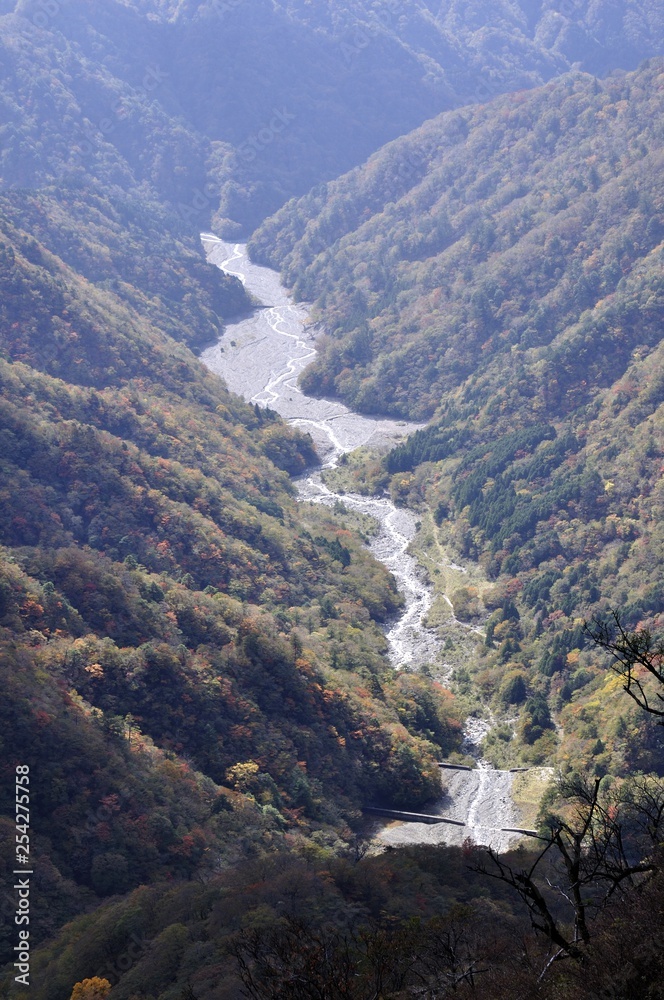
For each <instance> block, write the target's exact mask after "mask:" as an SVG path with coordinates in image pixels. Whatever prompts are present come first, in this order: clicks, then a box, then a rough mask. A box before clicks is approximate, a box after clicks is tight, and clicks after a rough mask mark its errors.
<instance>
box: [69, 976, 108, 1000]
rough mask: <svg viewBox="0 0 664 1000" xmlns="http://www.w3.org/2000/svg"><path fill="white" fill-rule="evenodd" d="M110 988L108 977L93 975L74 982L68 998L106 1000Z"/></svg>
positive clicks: (71, 999)
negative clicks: (102, 977) (90, 977)
mask: <svg viewBox="0 0 664 1000" xmlns="http://www.w3.org/2000/svg"><path fill="white" fill-rule="evenodd" d="M110 990H111V984H110V983H109V981H108V979H100V978H99V976H93V977H92V979H83V980H82V982H80V983H76V985H75V986H74V989H73V990H72V993H71V997H70V1000H106V997H107V996H108V994H109V993H110Z"/></svg>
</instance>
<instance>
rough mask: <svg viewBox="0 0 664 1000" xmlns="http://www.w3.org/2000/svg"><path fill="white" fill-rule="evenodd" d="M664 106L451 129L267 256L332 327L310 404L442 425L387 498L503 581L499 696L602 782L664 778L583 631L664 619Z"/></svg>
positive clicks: (294, 229)
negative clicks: (593, 619) (338, 401)
mask: <svg viewBox="0 0 664 1000" xmlns="http://www.w3.org/2000/svg"><path fill="white" fill-rule="evenodd" d="M663 96H664V73H663V67H662V64H661V62H659V61H653V62H652V63H651V64H649V65H646V66H644V67H643V68H642V69H640V70H639V71H638V72H636V73H635V74H633V75H628V76H626V77H624V78H620V79H610V80H608V81H605V82H604V83H603V84H600V83H599V82H598V81H596V80H594V79H591V78H589V77H587V76H583V75H570V76H568V77H566V78H564V79H562V80H561V81H558V82H556V83H554V84H550V85H548V86H547V87H545V88H542V89H539V90H535V91H532V92H529V93H522V94H519V95H513V96H510V97H504V98H498V99H497V100H496V101H494V102H493V103H492V104H490V105H487V106H485V107H483V108H478V109H473V110H470V109H467V110H465V111H458V112H454V113H449V114H446V115H443V116H441V117H440V118H438V119H436V120H434V121H432V122H430V123H427V124H426V125H425V126H423V127H422V128H421V129H419V130H417V131H416V132H414V133H412V134H411V135H409V136H408V137H406V138H404V139H402V140H399V141H398V142H395V143H392V144H390V145H388V146H387V147H386V148H385V149H383V150H381V151H380V152H379V153H378V154H376V155H375V156H374V157H372V158H371V159H370V160H369V161H368V163H367V164H366V165H365V166H364V167H363V168H361V169H360V170H356V171H353V172H351V173H350V174H348V175H346V176H345V177H343V178H341V179H340V180H338V181H337V182H335V183H333V184H330V185H327V186H326V187H324V188H319V189H317V190H315V191H313V192H312V193H310V194H309V195H308V196H307V197H306V198H304V199H301V200H299V201H295V202H292V203H290V204H289V205H287V206H286V207H285V208H284V209H283V210H282V211H281V212H280V213H278V214H277V215H276V216H275V217H274V218H273V219H272V220H269V221H268V222H266V223H265V224H264V226H263V227H261V229H259V231H258V232H257V233H256V235H255V236H254V239H253V242H252V252H253V254H254V255H255V256H256V257H257V258H258V259H261V260H267V261H269V262H271V263H272V264H280V265H281V266H282V268H283V272H284V275H285V278H286V281H287V282H288V283H290V284H291V285H292V286H293V287H294V288H295V290H296V292H297V293H298V294H299V295H300V296H302V297H304V298H309V299H313V300H315V302H316V313H317V315H318V317H319V318H320V319H321V320H322V321H323V323H324V325H325V330H326V336H324V337H323V338H322V340H321V345H320V346H321V353H320V355H319V357H318V358H317V360H316V362H315V364H314V366H313V367H312V368H311V369H309V370H308V371H307V372H305V374H304V384H305V385H306V387H307V389H308V390H309V391H311V390H314V391H318V392H322V393H330V392H331V393H339V394H341V395H342V396H343V397H344V398H345V399H346V400H347V401H348V402H349V403H351V405H353V406H357V407H360V408H362V409H365V410H369V411H377V410H385V409H387V410H388V411H391V412H393V413H400V414H408V415H409V416H429V415H431V416H432V417H433V421H432V424H431V425H430V426H429V427H428V428H427V429H426V430H423V431H420V432H418V433H417V434H416V435H414V436H413V437H412V438H411V439H410V440H409V441H408V442H407V443H406V444H404V445H403V446H401V447H399V448H397V449H395V450H394V451H393V452H392V453H391V454H390V455H389V456H388V459H387V461H386V462H385V464H384V467H383V480H382V481H383V482H384V483H385V484H388V483H389V485H390V488H391V490H392V492H393V495H394V496H395V497H397V498H401V499H402V500H404V501H407V502H411V503H414V504H415V505H418V504H421V503H422V502H423V501H426V504H427V506H428V508H429V510H430V511H431V512H432V515H433V517H434V518H435V520H436V521H437V525H435V524H432V526H431V527H432V532H433V535H436V534H437V535H438V536H439V537H440V538H441V539H443V540H445V541H447V542H451V543H452V544H454V546H455V547H456V549H457V551H459V552H461V553H462V554H463V555H465V556H467V557H470V558H473V559H479V560H480V562H481V563H482V565H483V566H484V567H485V570H486V573H487V576H488V578H489V579H490V580H493V581H495V588H496V589H495V591H494V593H493V594H492V595H491V594H487V597H486V606H485V610H484V613H485V614H489V613H490V617H489V618H488V627H489V633H488V636H487V643H486V653H485V656H484V662H483V665H482V671H481V673H480V674H479V676H478V680H479V683H480V684H481V685H483V686H484V690H485V693H486V695H487V697H488V698H490V699H491V698H495V699H496V702H495V704H496V705H497V706H499V705H501V704H502V705H503V708H505V707H507V706H509V705H511V704H512V705H515V706H521V707H520V709H519V722H518V725H517V727H516V728H517V732H518V734H519V736H520V738H521V740H522V742H523V743H524V744H525V745H526V747H529V748H530V749H527V750H526V751H525V752H526V756H527V757H528V758H529V759H531V760H544V759H546V757H547V755H549V754H551V753H552V752H553V751H554V750H555V747H556V744H557V742H559V739H560V737H563V743H562V746H561V748H560V749H559V754H560V755H562V756H559V758H558V759H559V760H562V761H564V762H565V763H566V764H568V765H569V764H571V765H573V766H578V765H580V764H581V763H582V762H583V763H584V765H585V766H586V767H596V768H597V769H598V770H599V772H600V773H602V771H603V770H604V769H606V768H609V769H617V770H618V771H620V770H623V771H624V770H625V769H626V770H630V769H632V768H638V767H646V768H647V767H652V766H656V767H658V768H660V767H661V766H662V759H661V747H660V743H661V741H660V740H659V739H658V734H657V731H655V730H653V727H652V726H646V727H645V729H644V728H641V730H639V725H641V726H642V727H643V720H642V719H641V721H640V722H639V721H637V719H636V717H635V716H634V715H630V713H627V715H625V716H624V717H621V713H622V712H623V711H624V709H625V706H624V704H622V703H621V701H620V692H619V690H617V688H616V684H615V682H614V681H613V680H611V679H610V678H607V677H606V675H605V674H604V673H603V671H602V669H601V666H602V661H601V658H598V657H597V655H596V653H594V652H592V651H591V650H588V649H584V646H585V639H584V636H583V633H582V631H581V628H580V626H581V624H582V622H583V620H584V618H588V617H590V616H591V615H592V614H599V615H600V616H601V615H604V614H606V611H607V609H608V608H615V609H617V610H619V611H620V613H621V614H622V615H623V616H624V618H625V620H626V621H627V622H629V623H630V624H631V625H632V626H634V625H636V624H637V623H639V622H640V621H641V622H651V623H652V622H655V623H657V620H658V618H657V616H658V615H659V616H661V612H662V599H663V595H664V591H663V589H662V588H663V580H662V555H663V554H664V550H663V548H662V528H661V525H662V483H663V481H662V475H661V473H662V442H663V440H664V433H663V427H662V420H663V419H664V416H663V414H664V411H663V409H662V404H663V402H664V395H663V385H664V383H663V382H662V371H663V370H664V368H663V359H662V343H661V335H662V319H663V311H664V298H663V289H662V274H663V268H662V264H663V254H664V248H663V247H662V244H661V240H662V236H663V235H664V202H663V200H662V187H661V171H662V125H663V121H664V119H663V117H662V98H663ZM373 475H374V478H373V482H374V483H376V482H377V481H378V482H380V481H381V480H380V477H378V478H376V472H375V471H374V474H373ZM433 535H432V537H433ZM432 558H433V556H432ZM432 565H434V566H435V559H434V561H433V563H432ZM476 597H477V595H474V596H473V595H472V594H469V593H465V594H459V595H458V602H459V603H458V607H459V608H460V609H461V608H462V607H463V608H464V609H465V611H466V613H472V608H473V607H475V613H476V614H480V615H481V613H482V612H481V610H480V609H479V608H478V606H477V605H476V604H475V605H474V604H473V602H474V600H475V598H476ZM480 603H481V602H480ZM469 609H470V612H469ZM575 692H577V693H576V694H575ZM547 705H548V707H546V706H547ZM538 706H539V707H538ZM543 706H544V707H543ZM553 710H557V711H559V712H560V713H561V714H560V721H561V722H562V724H563V727H564V728H563V729H561V730H560V731H559V733H558V736H556V733H555V731H554V728H553V724H552V722H551V716H550V714H549V712H550V711H553ZM630 727H636V728H630ZM628 732H629V734H630V736H629V737H628V736H627V733H628ZM601 734H603V735H602V738H600V735H601ZM509 735H510V734H509V730H505V731H503V732H502V740H507V741H509ZM540 741H542V742H540ZM512 746H514V745H512ZM493 752H494V753H495V755H496V759H505V758H504V756H503V757H502V758H501V755H503V754H504V753H507V752H508V751H507V747H506V745H505V743H504V742H503V743H501V739H500V738H498V739H497V742H496V743H495V745H494V748H493Z"/></svg>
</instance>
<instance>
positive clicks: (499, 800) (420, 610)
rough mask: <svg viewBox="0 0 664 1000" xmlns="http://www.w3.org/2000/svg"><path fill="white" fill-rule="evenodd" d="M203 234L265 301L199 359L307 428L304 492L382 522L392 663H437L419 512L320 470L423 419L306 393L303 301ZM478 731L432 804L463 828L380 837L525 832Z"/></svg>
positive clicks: (505, 840) (307, 339)
mask: <svg viewBox="0 0 664 1000" xmlns="http://www.w3.org/2000/svg"><path fill="white" fill-rule="evenodd" d="M201 240H202V243H203V248H204V250H205V253H206V255H207V259H208V261H209V262H210V263H211V264H214V265H215V266H216V267H219V268H220V269H221V270H223V271H225V272H226V273H228V274H234V275H236V276H237V277H238V278H239V279H240V280H241V281H242V283H243V284H244V286H245V288H246V289H247V291H249V292H251V294H252V295H253V296H254V297H255V298H256V299H257V300H258V301H259V302H261V303H263V307H262V308H259V309H255V310H254V311H253V312H251V313H250V314H248V315H246V316H243V317H240V318H239V319H237V320H236V321H235V322H233V323H229V324H228V325H227V327H226V330H225V333H224V337H223V339H222V341H220V342H219V343H218V344H216V345H214V346H213V347H209V348H207V350H205V351H204V352H203V353H202V355H201V360H202V361H203V363H204V364H205V365H206V366H207V367H208V368H209V369H210V370H211V371H213V372H215V373H216V374H217V375H219V376H221V377H222V378H223V379H224V381H225V382H226V384H227V385H228V387H229V389H231V390H232V391H233V392H236V393H237V394H238V395H240V396H242V397H243V398H244V399H246V400H247V401H249V402H251V403H258V404H259V405H261V406H269V407H270V408H271V409H273V410H276V411H277V412H278V413H279V414H280V415H281V416H282V417H283V418H284V419H285V420H287V421H288V422H289V423H291V424H294V425H295V426H297V427H300V428H301V429H302V430H303V431H308V432H309V433H310V434H311V436H312V438H313V439H314V442H315V444H316V448H317V451H318V454H319V455H320V456H321V459H322V465H321V467H320V468H318V469H314V470H310V471H309V472H308V473H307V474H306V475H305V476H302V477H301V478H300V479H299V480H297V481H296V485H297V489H298V493H299V497H300V499H301V500H309V501H313V502H316V503H324V504H327V505H329V506H334V505H335V504H336V503H338V502H341V503H342V504H344V505H345V506H346V507H348V508H352V509H354V510H357V511H359V512H361V513H363V514H369V515H371V516H372V517H373V518H375V519H376V521H378V522H379V524H380V529H379V531H378V533H377V534H376V535H375V536H374V538H373V539H372V542H371V546H370V547H371V551H372V552H373V554H374V555H375V556H376V558H377V559H379V560H380V561H381V562H382V563H383V564H384V565H385V566H387V567H388V569H389V570H390V571H391V572H392V573H393V574H394V577H395V579H396V582H397V585H398V587H399V590H400V591H401V593H402V594H403V596H404V598H405V606H404V610H403V612H402V614H401V615H400V617H399V619H398V620H397V621H396V622H394V623H393V624H392V625H391V626H390V627H389V628H388V629H387V639H388V641H389V648H390V658H391V660H392V663H393V664H394V665H395V666H396V667H400V666H404V665H411V666H415V667H417V666H419V665H422V664H424V663H433V662H435V660H436V659H437V655H438V652H439V650H440V647H441V640H440V638H439V636H438V634H437V631H436V630H435V629H429V628H426V627H425V626H424V625H423V619H424V618H425V617H426V614H427V612H428V610H429V608H430V607H431V604H432V601H433V592H432V589H431V587H430V585H429V584H428V582H427V580H426V578H425V575H424V573H423V572H422V570H421V569H420V567H419V566H418V564H417V563H416V561H415V559H414V558H413V557H412V556H411V555H410V554H409V553H408V551H407V549H408V545H409V543H410V542H411V540H412V539H413V538H414V537H415V533H416V530H417V529H416V517H415V515H414V514H413V513H412V512H411V511H408V510H405V509H403V508H399V507H396V506H395V505H394V504H393V503H392V502H391V501H390V500H389V499H388V498H386V497H378V496H375V497H365V496H361V495H359V494H354V493H343V494H337V493H334V492H332V491H331V490H329V489H328V488H327V486H326V485H325V484H324V483H323V481H322V478H321V472H322V471H323V470H324V469H326V468H332V467H334V466H335V465H336V463H337V462H338V460H339V458H340V456H341V455H343V454H345V453H346V452H349V451H352V450H354V449H355V448H358V447H360V446H362V445H367V444H371V445H380V444H390V443H393V442H396V441H398V440H400V439H401V438H402V437H403V436H404V435H406V434H409V433H412V432H413V431H414V430H416V429H417V428H418V427H419V426H422V425H420V424H415V423H408V422H406V421H401V420H390V419H382V418H374V417H367V416H363V415H362V414H358V413H353V412H352V411H351V410H349V409H348V407H346V406H344V405H343V404H342V403H339V402H336V401H331V400H324V399H314V398H313V397H311V396H306V395H305V394H304V393H303V392H302V390H301V389H300V388H299V386H298V384H297V380H298V376H299V374H300V372H301V371H302V370H303V369H304V368H305V367H306V366H307V365H308V364H309V362H310V361H311V360H312V359H313V357H314V356H315V354H316V348H315V346H314V335H313V333H312V331H311V329H310V328H309V327H308V325H307V323H308V312H307V308H306V306H305V305H303V304H301V303H295V302H293V301H292V299H291V298H290V297H289V295H288V293H287V292H286V290H285V289H284V288H283V286H282V285H281V283H280V280H279V275H278V274H277V272H276V271H272V270H270V269H269V268H266V267H259V266H258V265H256V264H253V263H252V262H251V261H250V260H249V258H248V256H247V253H246V248H245V247H244V246H243V245H242V244H230V243H226V242H224V241H223V240H220V239H219V238H218V237H217V236H214V235H213V234H211V233H203V234H202V235H201ZM481 725H482V724H481V723H480V726H481ZM481 735H482V734H481V733H480V731H479V730H478V722H477V720H471V719H469V720H468V722H467V725H466V749H467V751H468V752H470V753H472V754H473V756H475V757H476V759H477V760H478V767H477V769H475V770H473V771H450V770H445V771H443V772H442V781H443V788H442V789H441V791H442V792H443V794H442V796H441V799H440V800H439V801H438V802H437V803H436V805H435V806H434V807H432V808H429V809H428V812H431V813H436V814H438V815H441V816H446V817H448V818H450V819H455V820H461V821H462V822H463V823H465V826H463V827H462V826H451V825H447V824H435V825H425V824H423V823H401V822H397V823H392V824H389V825H388V826H386V827H385V828H384V829H382V830H381V831H380V833H379V834H378V837H379V838H380V839H381V840H382V841H383V842H384V843H386V844H392V845H394V846H396V845H399V844H414V843H444V844H459V843H462V842H463V840H464V839H465V838H466V837H470V838H471V839H472V840H474V841H475V842H476V843H479V844H487V845H490V846H492V847H494V848H495V849H496V850H501V851H503V850H506V849H507V848H508V847H509V846H510V845H511V844H513V843H514V842H515V840H518V839H519V838H518V835H514V834H510V833H507V832H505V831H504V830H503V828H504V827H518V826H519V817H518V813H517V811H516V809H515V807H514V805H513V802H512V797H511V790H512V781H513V777H514V776H513V775H512V774H511V773H510V772H509V771H497V770H495V769H493V768H491V767H490V766H489V765H488V764H487V763H486V762H485V761H482V760H480V759H479V749H478V745H477V744H478V742H479V740H480V739H481Z"/></svg>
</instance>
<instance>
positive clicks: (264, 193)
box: [0, 0, 664, 235]
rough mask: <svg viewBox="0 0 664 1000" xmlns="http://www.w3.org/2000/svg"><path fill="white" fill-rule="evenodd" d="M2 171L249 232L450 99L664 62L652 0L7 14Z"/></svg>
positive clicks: (34, 8) (39, 9)
mask: <svg viewBox="0 0 664 1000" xmlns="http://www.w3.org/2000/svg"><path fill="white" fill-rule="evenodd" d="M3 11H4V13H3V14H2V15H0V16H1V17H2V22H1V25H2V32H1V35H2V41H1V42H0V52H1V56H2V58H1V59H0V81H2V86H0V90H1V91H3V93H2V94H0V107H2V110H3V111H4V116H3V117H4V119H5V124H3V126H2V153H1V155H0V172H1V174H2V178H3V181H4V183H8V184H12V185H20V186H30V187H32V186H34V185H36V184H41V183H43V182H44V180H46V179H50V180H52V179H53V178H54V177H56V178H62V177H67V176H72V175H73V176H75V177H77V178H79V179H80V177H81V176H82V175H83V174H85V173H87V174H88V175H94V176H96V177H97V179H98V180H102V179H103V180H104V181H105V182H107V183H109V184H120V185H122V186H125V184H126V177H127V174H128V172H131V173H133V174H134V176H135V177H136V178H137V179H138V180H139V181H141V182H143V183H148V184H150V185H152V186H153V187H154V188H155V189H157V190H158V191H159V193H160V195H161V196H162V197H164V198H165V199H167V200H168V201H170V202H171V203H172V204H173V205H176V206H178V208H179V210H180V212H181V213H182V216H183V219H185V220H186V221H187V222H188V223H189V224H190V225H191V224H192V222H193V225H196V224H198V223H197V222H196V221H195V220H196V219H197V218H199V219H200V220H201V223H203V222H204V220H205V219H206V218H209V217H210V215H212V214H213V213H214V214H215V219H216V224H217V225H219V226H223V227H224V228H225V231H226V232H227V234H228V235H232V234H233V233H234V232H238V231H243V232H245V233H247V232H250V231H251V229H253V228H254V227H255V226H256V225H257V224H258V223H259V222H260V221H261V220H262V219H264V218H265V216H266V215H267V214H269V213H270V212H273V211H275V210H276V209H277V208H278V207H279V206H280V205H282V204H283V203H284V201H286V200H287V199H288V198H289V197H291V196H293V195H297V194H303V193H304V192H305V191H307V190H308V189H309V188H310V187H311V186H312V185H314V184H317V183H320V182H321V181H323V180H328V179H331V178H333V177H336V176H338V175H339V174H340V173H342V172H343V171H345V170H348V169H349V168H350V167H352V166H353V165H355V164H358V163H361V162H362V161H363V160H364V159H365V158H366V157H367V156H368V155H369V154H370V153H371V152H372V151H374V150H375V149H377V148H379V147H380V146H381V145H383V144H384V143H385V142H387V141H389V140H390V139H393V138H395V137H396V136H399V135H401V134H403V133H404V132H407V131H409V130H410V129H412V128H414V127H415V126H417V125H419V124H421V123H422V122H423V121H424V120H426V119H427V118H429V117H431V116H432V115H435V114H438V113H439V112H440V111H443V110H445V109H448V108H452V107H455V106H459V105H464V104H469V103H471V104H472V103H476V102H478V101H484V100H487V99H488V98H489V97H491V96H493V95H496V94H499V93H505V92H507V91H514V90H518V89H522V88H530V87H533V86H537V85H538V84H541V83H543V82H545V81H546V80H549V79H551V78H553V77H555V76H558V75H559V74H561V73H564V72H566V71H568V70H569V69H570V68H571V67H573V66H580V67H581V68H582V69H584V70H587V71H589V72H593V73H596V74H599V75H604V74H605V73H608V72H610V71H611V70H613V69H618V68H621V69H632V68H634V67H635V66H636V65H637V64H638V62H639V61H640V60H642V59H644V58H646V57H648V56H652V55H656V54H658V53H661V51H662V44H663V40H664V24H663V20H662V15H661V11H660V10H659V8H658V6H657V5H656V4H654V3H651V2H649V0H630V2H627V0H620V2H618V3H610V2H608V0H602V2H600V3H595V4H592V5H590V6H589V7H587V5H583V4H572V3H566V4H560V5H558V4H553V3H549V2H545V3H543V4H534V3H530V2H529V0H528V2H527V0H522V2H521V3H502V4H495V3H488V2H484V0H483V2H479V3H475V4H465V3H464V4H459V3H456V2H447V3H443V4H433V5H432V4H424V3H422V2H419V0H401V2H399V3H394V2H391V0H390V2H385V3H383V4H370V3H368V2H367V0H357V2H344V3H329V4H312V3H307V2H302V3H282V2H280V3H272V2H268V0H252V2H241V3H236V2H227V0H209V2H204V3H198V2H196V3H184V4H177V5H171V4H152V3H148V2H137V3H133V4H124V3H120V2H112V0H105V2H104V3H103V4H89V3H86V2H84V0H63V2H58V3H53V4H51V5H49V4H46V3H44V2H43V0H20V2H17V3H16V4H11V3H6V4H4V5H3Z"/></svg>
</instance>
